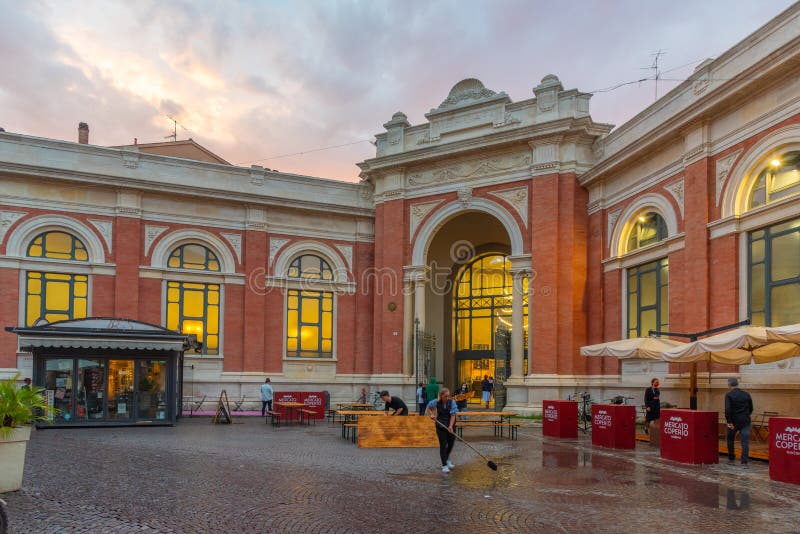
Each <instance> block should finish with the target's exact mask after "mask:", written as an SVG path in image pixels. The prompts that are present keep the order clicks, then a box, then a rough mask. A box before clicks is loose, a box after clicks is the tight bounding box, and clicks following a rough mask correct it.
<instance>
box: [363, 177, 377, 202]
mask: <svg viewBox="0 0 800 534" xmlns="http://www.w3.org/2000/svg"><path fill="white" fill-rule="evenodd" d="M359 185H360V186H361V191H360V193H361V198H363V199H364V200H372V198H373V196H374V195H375V186H374V185H373V184H372V182H368V181H367V180H361V183H360V184H359Z"/></svg>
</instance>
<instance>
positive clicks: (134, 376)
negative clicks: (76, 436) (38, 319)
mask: <svg viewBox="0 0 800 534" xmlns="http://www.w3.org/2000/svg"><path fill="white" fill-rule="evenodd" d="M6 330H7V331H9V332H13V333H15V334H17V335H19V346H20V350H22V351H26V352H31V353H32V354H33V383H34V385H35V386H37V387H39V388H43V389H44V390H45V391H44V395H45V401H46V402H47V403H48V404H49V405H51V406H53V407H54V408H56V409H57V410H58V411H57V412H56V414H55V415H54V416H53V418H52V421H50V422H49V423H50V424H47V425H46V426H57V427H61V426H106V425H114V426H120V425H172V424H174V423H175V420H176V417H178V415H179V413H180V400H181V395H182V392H181V390H182V381H183V380H182V379H183V377H182V376H181V375H182V373H181V371H182V369H183V353H184V351H185V350H190V349H194V348H196V345H197V340H196V338H195V336H193V335H186V334H181V333H178V332H175V331H173V330H167V329H166V328H164V327H162V326H158V325H153V324H148V323H143V322H140V321H134V320H130V319H115V318H107V317H92V318H86V319H73V320H68V321H58V322H55V323H46V322H42V324H38V323H37V324H36V325H34V326H30V327H17V328H14V327H7V328H6Z"/></svg>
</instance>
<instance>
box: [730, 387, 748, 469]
mask: <svg viewBox="0 0 800 534" xmlns="http://www.w3.org/2000/svg"><path fill="white" fill-rule="evenodd" d="M752 413H753V399H752V398H751V397H750V394H749V393H747V392H746V391H742V390H741V389H739V381H738V380H737V379H735V378H729V379H728V392H727V393H726V394H725V422H726V423H727V424H728V431H727V438H728V463H729V464H732V463H733V462H734V461H735V460H736V455H735V454H734V451H733V441H734V439H735V438H736V433H737V432H739V437H740V438H741V441H742V467H744V468H747V461H748V459H749V458H750V414H752Z"/></svg>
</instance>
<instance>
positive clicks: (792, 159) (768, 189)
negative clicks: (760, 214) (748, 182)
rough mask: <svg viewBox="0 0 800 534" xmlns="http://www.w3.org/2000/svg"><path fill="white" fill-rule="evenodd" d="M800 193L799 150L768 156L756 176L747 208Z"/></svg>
mask: <svg viewBox="0 0 800 534" xmlns="http://www.w3.org/2000/svg"><path fill="white" fill-rule="evenodd" d="M798 194H800V150H794V151H792V152H786V153H785V154H782V155H780V156H776V157H773V158H770V160H769V161H768V162H767V163H766V165H765V167H764V169H763V170H762V171H761V172H760V173H759V174H758V177H756V181H755V184H753V189H752V190H751V191H750V197H749V202H748V208H750V209H753V208H757V207H759V206H763V205H764V204H769V203H771V202H777V201H779V200H783V199H785V198H789V197H791V196H795V195H798Z"/></svg>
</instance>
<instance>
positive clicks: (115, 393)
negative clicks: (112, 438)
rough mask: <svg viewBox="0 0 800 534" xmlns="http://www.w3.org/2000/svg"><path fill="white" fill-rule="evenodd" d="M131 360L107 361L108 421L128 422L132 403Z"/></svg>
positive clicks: (130, 417)
mask: <svg viewBox="0 0 800 534" xmlns="http://www.w3.org/2000/svg"><path fill="white" fill-rule="evenodd" d="M133 373H134V365H133V360H109V361H108V420H110V421H129V420H131V419H132V418H133V403H134V398H133V397H134V383H133V380H134V376H133Z"/></svg>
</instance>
